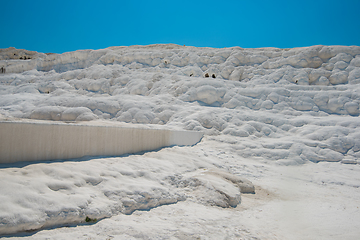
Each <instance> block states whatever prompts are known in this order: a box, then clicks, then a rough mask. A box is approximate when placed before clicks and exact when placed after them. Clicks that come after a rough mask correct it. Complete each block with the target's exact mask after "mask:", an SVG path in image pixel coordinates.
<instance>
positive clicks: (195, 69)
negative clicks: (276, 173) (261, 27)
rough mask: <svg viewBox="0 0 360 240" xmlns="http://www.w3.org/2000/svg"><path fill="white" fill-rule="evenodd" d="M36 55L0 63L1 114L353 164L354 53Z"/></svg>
mask: <svg viewBox="0 0 360 240" xmlns="http://www.w3.org/2000/svg"><path fill="white" fill-rule="evenodd" d="M13 51H15V50H14V49H8V51H7V52H11V53H13ZM3 52H6V51H5V50H4V51H3ZM23 52H25V51H20V50H19V52H18V53H16V54H17V56H20V57H21V58H26V56H25V55H24V54H25V53H23ZM21 54H22V55H21ZM10 55H11V54H10ZM23 55H24V56H23ZM4 56H7V55H5V54H4ZM36 56H37V57H36V58H35V57H33V58H32V59H31V60H13V59H9V60H1V62H0V65H3V66H5V68H6V74H2V75H0V82H1V85H0V87H1V89H0V94H1V98H0V106H1V113H2V114H3V115H4V116H6V117H10V116H13V117H18V118H31V119H44V120H55V121H73V120H75V121H86V120H94V119H99V118H100V119H110V120H113V121H120V122H132V123H141V124H167V125H168V126H177V127H180V128H182V129H187V130H196V131H205V132H206V133H207V134H211V135H218V134H223V135H228V136H234V137H235V138H234V139H235V140H233V141H236V142H242V141H244V140H245V141H246V142H247V143H249V144H250V145H251V146H248V145H246V144H245V145H242V148H243V151H242V155H243V156H266V157H270V158H272V159H274V160H281V159H291V161H296V162H301V161H307V160H310V161H314V162H317V161H340V160H342V159H344V157H356V158H357V157H359V150H360V145H359V142H358V141H356V140H357V139H359V137H360V132H359V130H358V129H359V128H358V125H359V124H360V123H359V121H358V115H359V101H360V95H359V87H358V86H359V84H358V83H359V82H360V47H355V46H354V47H344V46H334V47H328V46H314V47H308V48H296V49H275V48H264V49H241V48H229V49H226V48H225V49H212V48H194V47H182V46H177V45H151V46H145V47H140V46H138V47H136V46H134V47H112V48H108V49H103V50H96V51H92V50H82V51H76V52H69V53H64V54H61V55H57V54H51V55H45V54H42V55H41V54H38V55H36ZM24 70H28V71H24ZM45 70H46V71H45ZM11 72H21V73H17V74H11ZM205 76H209V77H208V78H207V77H205ZM213 77H215V78H213Z"/></svg>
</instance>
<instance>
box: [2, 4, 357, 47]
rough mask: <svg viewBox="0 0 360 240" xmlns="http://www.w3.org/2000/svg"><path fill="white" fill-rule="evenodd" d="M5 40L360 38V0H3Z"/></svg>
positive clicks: (349, 41) (271, 43)
mask: <svg viewBox="0 0 360 240" xmlns="http://www.w3.org/2000/svg"><path fill="white" fill-rule="evenodd" d="M0 4H1V5H0V11H1V12H0V23H1V28H0V29H1V30H0V48H7V47H16V48H22V49H28V50H33V51H38V52H53V53H62V52H67V51H74V50H78V49H101V48H106V47H109V46H130V45H148V44H155V43H175V44H179V45H187V46H196V47H216V48H223V47H232V46H240V47H243V48H257V47H279V48H292V47H302V46H311V45H318V44H322V45H358V46H360V0H341V1H339V0H301V1H294V0H286V1H269V0H264V1H262V0H258V1H256V0H245V1H242V0H237V1H227V0H219V1H212V0H207V1H196V0H191V1H189V0H181V1H177V0H160V1H156V0H149V1H143V0H127V1H121V0H118V1H115V0H110V1H107V0H102V1H101V0H98V1H93V0H78V1H77V0H61V1H58V0H48V1H43V0H0Z"/></svg>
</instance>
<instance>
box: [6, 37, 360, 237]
mask: <svg viewBox="0 0 360 240" xmlns="http://www.w3.org/2000/svg"><path fill="white" fill-rule="evenodd" d="M0 67H2V68H3V69H4V70H5V71H2V72H1V73H0V120H2V121H15V120H16V121H41V120H46V121H62V122H75V123H78V122H81V124H101V125H102V124H104V125H116V124H120V125H124V124H126V125H128V126H131V125H137V126H138V125H139V124H141V125H146V126H145V127H154V126H156V127H160V125H162V126H161V128H165V129H181V130H194V131H201V132H204V133H205V136H204V138H203V139H202V141H201V142H200V143H198V144H197V145H194V146H187V147H168V148H163V149H160V150H158V151H152V152H146V153H140V154H134V155H126V156H118V157H85V158H82V159H75V160H66V159H59V160H57V161H48V162H25V163H24V162H22V163H14V164H1V165H0V202H1V204H0V234H2V236H3V237H4V238H5V239H7V238H9V239H16V238H23V239H46V238H50V239H358V238H359V236H360V229H359V226H358V225H359V222H360V209H359V207H360V189H359V187H360V165H359V163H360V159H359V157H360V119H359V103H360V47H358V46H351V47H348V46H312V47H306V48H294V49H277V48H261V49H242V48H239V47H234V48H224V49H213V48H195V47H187V46H178V45H171V44H170V45H150V46H131V47H110V48H107V49H102V50H80V51H75V52H69V53H63V54H42V53H37V52H30V51H26V50H19V49H14V48H9V49H1V50H0ZM0 134H1V133H0ZM34 141H36V139H34ZM254 192H255V194H254ZM86 218H87V219H88V220H94V219H96V220H97V221H96V222H93V221H90V222H89V223H86V221H85V220H86ZM32 230H34V231H32Z"/></svg>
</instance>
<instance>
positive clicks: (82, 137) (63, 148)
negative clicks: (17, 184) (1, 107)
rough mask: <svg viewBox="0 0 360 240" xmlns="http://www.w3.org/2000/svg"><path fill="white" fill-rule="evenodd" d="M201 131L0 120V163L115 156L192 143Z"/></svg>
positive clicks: (199, 138) (199, 136) (198, 138)
mask: <svg viewBox="0 0 360 240" xmlns="http://www.w3.org/2000/svg"><path fill="white" fill-rule="evenodd" d="M202 136H203V133H201V132H191V131H172V130H164V129H142V128H124V127H117V126H89V125H75V124H65V123H54V124H52V123H25V122H0V163H13V162H19V161H42V160H55V159H70V158H80V157H83V156H118V155H122V154H125V153H136V152H141V151H149V150H155V149H158V148H161V147H166V146H173V145H180V146H181V145H194V144H196V143H197V142H199V141H200V140H201V138H202Z"/></svg>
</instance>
